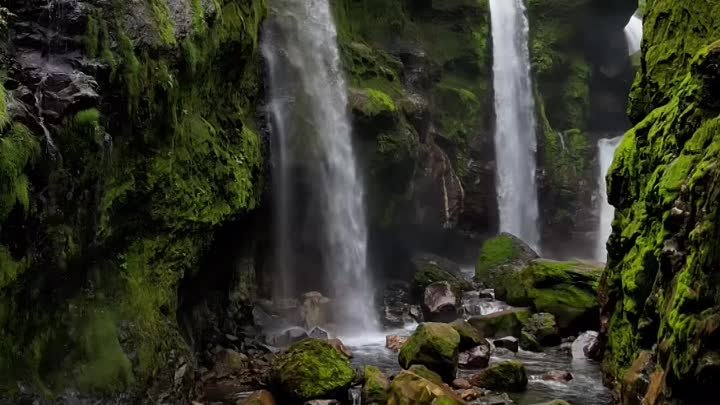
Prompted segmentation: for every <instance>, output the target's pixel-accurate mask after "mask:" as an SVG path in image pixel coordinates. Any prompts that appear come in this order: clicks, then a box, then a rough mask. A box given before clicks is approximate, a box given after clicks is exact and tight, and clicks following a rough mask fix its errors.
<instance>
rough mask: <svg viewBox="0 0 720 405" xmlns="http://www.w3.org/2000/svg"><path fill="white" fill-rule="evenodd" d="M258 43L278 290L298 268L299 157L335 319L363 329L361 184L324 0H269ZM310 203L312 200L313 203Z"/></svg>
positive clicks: (366, 294)
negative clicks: (264, 67) (265, 75)
mask: <svg viewBox="0 0 720 405" xmlns="http://www.w3.org/2000/svg"><path fill="white" fill-rule="evenodd" d="M271 7H272V9H271V12H272V19H271V21H270V22H269V23H268V25H267V26H266V30H265V33H264V37H263V44H262V50H263V55H264V56H265V58H266V60H267V63H268V67H269V74H270V102H269V109H270V115H271V118H272V122H271V124H272V132H273V143H274V144H273V148H274V159H275V161H274V178H275V187H276V199H277V206H276V210H277V213H276V214H277V215H276V222H277V226H276V232H277V239H278V242H277V245H278V251H277V256H278V257H279V260H278V264H277V265H278V267H279V270H280V272H281V273H280V278H281V279H283V280H284V282H285V283H286V284H285V285H281V286H279V287H278V289H279V290H280V292H281V293H285V294H287V293H289V292H291V291H292V285H291V284H292V283H293V282H294V280H296V279H297V277H299V276H297V275H293V274H292V273H295V272H296V271H300V270H301V269H297V268H293V266H294V265H296V263H295V261H294V260H293V258H292V257H291V256H290V255H291V254H292V253H291V252H292V251H293V250H294V249H293V248H292V246H291V245H292V244H293V243H294V239H293V237H292V236H293V234H294V233H295V232H296V231H297V230H295V229H291V228H292V225H291V222H292V221H291V217H292V216H293V215H294V214H296V213H295V212H294V211H293V208H294V206H295V205H297V201H296V199H297V198H301V196H298V195H296V194H294V193H293V192H292V188H293V186H294V184H295V183H297V182H298V181H299V179H297V178H295V177H294V176H296V175H297V173H298V171H297V170H294V169H295V167H293V165H294V164H297V163H298V162H300V163H301V164H302V165H303V167H304V168H305V169H306V174H309V175H310V176H311V178H310V179H309V180H310V181H308V183H312V184H313V187H312V188H311V190H312V193H313V194H315V195H314V196H313V197H314V198H315V199H313V203H316V204H310V205H311V207H310V208H311V209H312V210H313V211H314V213H315V214H316V216H317V217H318V218H321V220H320V222H321V230H322V235H318V238H320V239H321V245H322V246H321V249H320V253H321V255H322V258H321V262H322V264H323V266H324V269H323V270H324V274H325V275H326V277H327V281H328V283H327V284H329V285H328V286H327V287H328V288H329V289H331V290H330V291H328V292H329V293H330V295H332V296H334V297H336V300H337V301H336V304H337V305H334V309H336V310H337V313H336V314H335V315H336V317H337V318H338V322H337V324H338V326H339V327H340V328H341V329H343V332H345V333H352V332H356V331H368V330H371V329H372V328H373V327H374V325H375V322H374V316H373V315H372V314H373V308H374V307H373V304H372V301H373V298H372V292H371V291H372V289H371V286H370V280H369V275H368V273H367V225H366V219H365V211H364V203H363V200H364V187H363V183H362V181H361V179H360V176H359V174H358V171H357V167H356V162H355V156H354V153H353V145H352V138H351V127H350V122H349V118H348V116H347V103H348V100H347V89H346V86H345V79H344V77H343V73H342V69H341V65H340V54H339V51H338V46H337V33H336V29H335V25H334V22H333V18H332V13H331V9H330V5H329V0H272V1H271ZM313 205H316V206H313Z"/></svg>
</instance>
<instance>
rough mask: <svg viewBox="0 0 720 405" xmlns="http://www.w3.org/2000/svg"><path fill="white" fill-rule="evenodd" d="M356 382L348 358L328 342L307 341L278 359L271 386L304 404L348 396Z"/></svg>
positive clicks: (273, 369) (294, 346) (284, 395)
mask: <svg viewBox="0 0 720 405" xmlns="http://www.w3.org/2000/svg"><path fill="white" fill-rule="evenodd" d="M354 380H355V371H354V370H353V368H352V367H351V365H350V361H349V360H348V358H347V357H346V356H344V355H342V354H341V353H340V352H339V351H337V350H336V349H335V348H334V347H333V346H331V345H330V344H329V343H328V342H326V341H323V340H316V339H307V340H304V341H302V342H299V343H296V344H294V345H293V346H291V347H290V348H289V349H288V351H287V352H285V353H283V354H282V355H280V356H277V357H276V358H275V360H274V361H273V364H272V369H271V380H270V382H271V386H272V387H273V392H275V393H279V394H280V395H282V397H283V398H286V399H287V400H288V401H295V402H302V401H308V400H312V399H317V398H338V397H340V396H343V395H346V394H347V390H348V388H350V386H351V385H352V383H353V381H354Z"/></svg>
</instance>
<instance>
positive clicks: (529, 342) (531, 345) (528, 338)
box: [520, 330, 543, 353]
mask: <svg viewBox="0 0 720 405" xmlns="http://www.w3.org/2000/svg"><path fill="white" fill-rule="evenodd" d="M520 348H521V349H523V350H527V351H529V352H538V353H539V352H541V351H542V350H543V348H542V345H541V344H540V342H538V341H537V339H535V336H533V335H531V334H529V333H527V332H526V331H525V330H523V331H522V332H521V333H520Z"/></svg>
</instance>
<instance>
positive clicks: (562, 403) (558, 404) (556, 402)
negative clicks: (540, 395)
mask: <svg viewBox="0 0 720 405" xmlns="http://www.w3.org/2000/svg"><path fill="white" fill-rule="evenodd" d="M535 405H570V403H569V402H566V401H563V400H561V399H556V400H554V401H550V402H543V403H541V404H535Z"/></svg>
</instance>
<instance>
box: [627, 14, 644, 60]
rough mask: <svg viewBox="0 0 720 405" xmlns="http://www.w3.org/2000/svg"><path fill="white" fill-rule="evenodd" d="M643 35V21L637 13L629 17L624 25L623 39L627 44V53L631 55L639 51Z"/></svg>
mask: <svg viewBox="0 0 720 405" xmlns="http://www.w3.org/2000/svg"><path fill="white" fill-rule="evenodd" d="M642 37H643V21H642V18H640V17H638V15H637V13H635V14H633V16H632V17H630V21H628V23H627V25H626V26H625V40H626V41H627V46H628V55H630V56H632V55H635V54H636V53H638V52H640V45H641V43H642Z"/></svg>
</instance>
